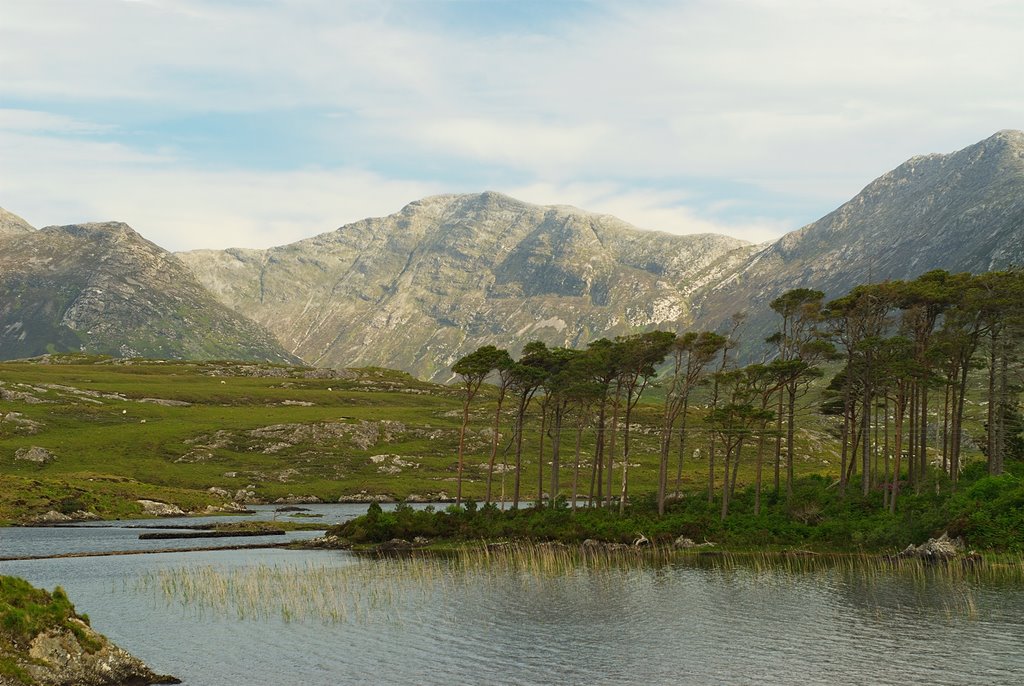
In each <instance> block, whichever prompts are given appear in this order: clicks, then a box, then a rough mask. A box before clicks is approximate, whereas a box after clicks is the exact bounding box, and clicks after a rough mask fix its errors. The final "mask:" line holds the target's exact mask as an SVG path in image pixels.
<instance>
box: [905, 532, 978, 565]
mask: <svg viewBox="0 0 1024 686" xmlns="http://www.w3.org/2000/svg"><path fill="white" fill-rule="evenodd" d="M963 551H964V542H963V541H962V540H960V539H959V538H950V537H949V536H948V535H947V534H945V533H943V534H942V535H941V536H939V537H938V538H929V539H928V540H927V541H925V542H924V543H922V544H921V545H918V546H915V545H914V544H913V543H911V544H910V545H908V546H907V547H906V548H904V549H903V550H902V551H901V552H900V554H899V555H898V556H897V557H902V558H916V559H919V560H924V561H925V562H948V561H949V560H952V559H954V558H956V557H959V556H960V555H961V554H962V553H963Z"/></svg>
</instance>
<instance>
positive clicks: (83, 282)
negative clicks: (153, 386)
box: [0, 222, 295, 362]
mask: <svg viewBox="0 0 1024 686" xmlns="http://www.w3.org/2000/svg"><path fill="white" fill-rule="evenodd" d="M5 296H9V297H5ZM52 350H59V351H66V350H72V351H86V352H94V353H105V354H111V355H118V356H126V357H135V356H140V355H141V356H146V357H159V358H182V357H185V358H199V359H202V358H238V359H260V360H264V359H270V360H273V361H276V362H284V361H293V360H294V359H295V358H293V357H291V356H290V355H288V354H287V353H286V352H284V351H283V350H282V349H281V348H280V346H279V345H278V344H277V343H276V341H274V339H273V337H272V336H271V335H270V334H269V333H268V332H266V331H265V330H263V329H261V328H260V327H259V326H257V325H256V324H254V323H253V322H251V321H249V320H247V319H246V318H245V317H243V316H241V315H238V314H237V313H235V312H232V311H231V310H229V309H228V308H226V307H224V306H223V305H222V304H220V303H219V302H218V301H217V300H216V299H215V298H213V296H211V295H210V293H209V292H207V291H206V290H205V289H204V288H203V287H202V286H200V285H199V283H197V282H196V280H195V278H194V277H193V276H192V274H191V273H190V272H189V271H188V270H187V269H186V268H185V267H184V265H183V264H182V263H181V261H180V260H178V258H176V257H175V256H174V255H172V254H171V253H169V252H167V251H166V250H164V249H162V248H160V247H159V246H157V245H155V244H154V243H151V242H150V241H147V240H146V239H144V238H143V237H142V236H140V235H139V234H138V233H136V232H135V230H133V229H132V228H131V227H130V226H128V225H127V224H124V223H121V222H105V223H94V224H72V225H69V226H48V227H46V228H44V229H41V230H39V231H32V232H27V233H21V234H17V235H12V236H10V237H9V238H8V240H4V241H2V242H0V357H2V358H3V359H11V358H16V357H28V356H31V355H38V354H41V353H44V352H47V351H52Z"/></svg>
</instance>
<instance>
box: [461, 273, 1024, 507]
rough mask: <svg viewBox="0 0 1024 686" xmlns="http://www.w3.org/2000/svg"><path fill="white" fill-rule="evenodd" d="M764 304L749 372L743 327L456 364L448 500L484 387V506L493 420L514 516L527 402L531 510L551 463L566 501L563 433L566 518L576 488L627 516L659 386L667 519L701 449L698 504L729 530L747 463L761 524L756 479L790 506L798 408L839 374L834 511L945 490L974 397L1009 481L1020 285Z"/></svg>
mask: <svg viewBox="0 0 1024 686" xmlns="http://www.w3.org/2000/svg"><path fill="white" fill-rule="evenodd" d="M771 308H772V309H773V310H774V312H775V313H776V314H777V321H778V330H777V331H776V333H775V334H774V335H772V336H771V337H769V338H768V339H767V340H766V343H767V347H766V348H765V350H766V351H767V352H766V353H765V355H764V359H762V360H761V361H759V362H755V363H750V364H746V365H743V366H741V365H740V364H739V361H740V359H741V358H740V356H739V355H738V352H739V349H740V344H741V340H740V339H741V331H742V323H743V317H742V315H735V316H734V317H733V318H732V321H731V323H730V324H729V325H728V326H727V327H726V330H722V331H718V332H711V331H698V332H683V333H675V332H669V331H650V332H645V333H637V334H633V335H629V336H620V337H617V338H615V339H614V340H609V339H606V338H602V339H600V340H597V341H594V342H592V343H590V344H588V345H587V347H586V348H584V349H568V348H549V347H547V346H546V345H545V344H544V343H542V342H539V341H535V342H532V343H529V344H527V345H526V346H525V347H524V348H523V351H522V354H521V355H520V357H519V359H518V360H515V359H513V358H512V356H511V355H509V353H508V351H506V350H502V349H499V348H496V347H494V346H484V347H481V348H479V349H478V350H476V351H474V352H473V353H470V354H469V355H466V356H465V357H463V358H462V359H460V360H459V361H458V362H456V363H455V365H453V367H452V370H453V371H454V372H455V373H456V374H457V375H458V376H459V378H460V380H461V383H462V386H463V388H464V390H465V395H464V401H465V402H464V406H463V415H462V429H461V431H460V436H459V448H458V474H459V476H458V491H457V501H458V502H459V503H461V500H462V475H463V467H464V448H465V432H466V427H467V426H468V423H469V418H470V407H471V405H472V403H473V401H474V399H476V398H478V397H479V391H480V388H481V386H482V385H483V384H484V382H485V381H487V380H488V379H493V382H494V385H495V386H496V390H497V402H496V407H495V411H494V418H493V427H492V443H491V450H490V459H489V462H488V469H487V490H486V502H488V503H490V502H492V500H493V495H494V494H493V489H492V486H493V481H494V479H493V477H494V472H495V462H496V457H497V455H498V450H499V445H498V444H499V435H500V433H499V432H500V428H501V422H502V417H503V414H505V413H510V414H511V418H512V431H511V443H510V446H509V447H510V448H511V449H512V450H514V456H515V458H514V464H513V466H512V471H513V474H514V482H513V491H512V506H513V508H516V507H518V506H519V502H520V493H521V486H522V483H521V474H522V471H523V470H522V456H523V433H524V425H525V423H526V421H527V416H528V414H529V413H528V410H530V408H531V406H536V411H535V412H533V413H532V414H534V415H536V416H537V418H538V421H539V423H540V426H539V441H540V445H539V446H538V448H539V454H540V458H539V460H538V462H539V469H538V483H537V491H536V492H537V502H538V504H539V503H540V502H541V500H542V498H543V493H544V491H545V474H544V465H545V455H547V454H550V459H551V469H550V472H549V474H548V479H549V483H548V484H547V492H548V493H549V498H550V501H551V502H552V503H553V502H554V500H555V498H556V497H557V496H558V494H559V493H560V492H561V490H562V487H563V484H561V483H560V477H561V473H562V464H563V461H564V456H563V453H564V446H563V436H564V435H568V436H569V441H571V446H570V449H571V451H572V458H571V459H572V464H571V466H572V475H573V476H572V484H571V487H570V493H571V503H572V507H573V508H575V507H576V504H577V501H578V500H580V494H581V492H586V494H587V496H586V499H587V501H588V503H589V504H590V505H591V506H604V507H609V508H611V507H613V506H614V505H615V504H616V502H617V505H618V507H619V509H620V511H621V510H622V508H623V507H624V506H625V503H626V501H627V497H628V486H629V465H630V447H631V429H632V428H633V424H634V421H635V412H634V411H635V409H636V407H637V404H638V403H639V402H640V400H641V398H642V397H643V395H644V393H645V391H647V390H649V389H650V388H652V387H653V386H655V385H657V386H658V387H659V389H660V391H661V392H660V393H659V396H660V398H661V407H660V412H659V418H660V421H659V424H660V426H659V433H660V452H659V461H658V479H657V483H658V489H657V508H658V513H659V515H660V514H664V511H665V503H666V499H667V498H668V497H669V496H670V495H671V494H673V493H675V494H678V493H680V489H681V481H682V473H683V460H684V455H685V454H686V451H687V450H692V449H694V448H697V449H707V451H708V459H707V464H708V470H707V473H708V487H707V495H708V500H709V502H712V501H713V499H714V498H716V497H717V498H720V500H721V516H722V518H723V519H725V517H726V516H727V515H728V513H729V501H730V498H731V497H732V496H733V495H734V493H735V489H736V477H737V473H738V471H739V467H740V464H741V459H744V458H746V459H747V460H748V461H751V460H752V462H753V467H754V474H755V477H754V493H755V496H754V497H755V501H754V514H755V515H756V514H757V513H758V512H759V510H760V498H761V493H762V490H763V488H764V483H763V482H764V480H765V472H766V470H767V471H768V472H769V475H768V477H767V478H769V479H772V480H773V482H774V483H773V488H774V492H775V493H776V494H779V493H781V491H782V490H783V489H784V490H785V494H786V497H787V498H790V497H792V492H793V490H792V489H793V483H794V473H793V465H794V457H795V456H794V444H795V443H794V435H795V428H796V418H797V414H798V410H799V408H800V403H799V399H800V398H801V397H803V396H805V394H806V393H807V391H808V389H809V388H810V386H811V384H812V383H814V382H815V380H817V379H821V378H822V377H823V376H824V375H825V374H826V371H827V372H829V373H832V374H833V376H832V377H831V379H830V380H829V381H828V383H827V388H826V391H825V401H824V402H823V403H822V404H821V405H820V406H819V407H818V408H816V411H818V412H821V413H823V414H826V415H834V416H836V417H837V418H839V420H840V421H839V424H840V425H841V429H840V435H839V438H840V443H841V464H840V472H839V474H838V481H837V489H836V490H837V493H838V494H839V497H843V496H844V495H845V493H846V492H847V489H848V488H851V487H852V485H853V484H855V483H856V481H857V479H858V478H859V482H860V483H859V486H860V488H861V489H862V491H863V493H864V494H865V495H866V494H867V493H868V492H869V491H870V490H871V489H881V490H882V492H883V504H884V507H885V508H887V509H889V510H890V511H893V512H895V511H896V507H897V501H898V498H899V494H900V490H901V489H902V488H907V487H915V488H919V487H920V485H921V484H922V483H923V482H924V481H925V480H926V479H927V478H928V476H929V474H930V473H931V472H933V471H934V470H939V469H941V470H942V471H943V472H944V473H945V474H946V475H948V479H949V483H950V484H951V488H952V489H954V490H955V488H956V483H957V479H958V476H959V474H960V471H961V469H962V466H963V459H962V456H963V450H964V441H965V438H966V432H965V430H964V413H965V407H966V405H967V402H968V396H969V395H971V394H972V393H976V394H978V397H979V398H984V400H982V401H980V402H982V404H983V405H984V407H985V408H986V409H985V413H986V414H985V417H984V426H985V435H984V444H983V445H982V446H981V448H982V451H983V452H984V454H985V456H986V458H987V462H988V471H989V473H990V474H993V475H997V474H1001V473H1002V472H1003V468H1004V464H1005V461H1006V459H1007V458H1019V457H1021V456H1022V452H1024V445H1022V428H1024V427H1022V422H1021V414H1020V411H1019V395H1020V391H1021V385H1022V384H1021V381H1022V379H1021V373H1020V366H1019V365H1018V364H1016V360H1017V356H1018V355H1019V353H1020V350H1021V347H1022V342H1024V272H1021V271H1017V270H1011V271H999V272H989V273H986V274H981V275H971V274H966V273H964V274H950V273H948V272H945V271H932V272H928V273H926V274H924V275H922V276H920V277H918V278H917V279H914V280H912V281H889V282H885V283H877V284H868V285H862V286H858V287H856V288H854V289H853V290H852V291H850V292H849V293H848V294H847V295H845V296H843V297H841V298H838V299H835V300H831V301H827V302H826V301H825V299H824V294H823V293H822V292H821V291H816V290H811V289H805V288H800V289H795V290H791V291H789V292H787V293H785V294H783V295H782V296H780V297H778V298H776V299H775V300H773V301H772V303H771ZM822 383H824V380H823V381H822ZM698 389H700V400H701V402H700V403H699V404H700V408H699V411H700V412H701V413H703V420H704V424H705V425H706V427H707V429H708V431H707V437H706V438H705V437H701V439H700V441H699V442H700V445H699V446H697V445H696V443H698V440H697V439H696V438H694V437H691V436H690V435H689V433H692V432H688V420H689V419H690V415H691V414H692V412H693V411H694V410H696V409H698V408H696V407H695V405H696V404H697V403H695V402H694V398H695V394H696V393H697V391H698ZM977 389H981V392H980V393H979V392H978V390H977ZM509 410H511V412H509ZM588 430H592V431H593V432H594V434H595V436H594V450H593V455H592V459H590V460H589V464H583V463H582V461H581V446H582V442H583V435H584V432H585V431H588ZM546 451H547V452H546ZM751 455H752V456H753V457H752V458H751ZM616 464H619V465H621V469H620V471H619V472H618V473H616V472H615V470H614V467H615V465H616ZM581 479H582V481H581Z"/></svg>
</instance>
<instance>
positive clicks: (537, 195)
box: [508, 183, 794, 243]
mask: <svg viewBox="0 0 1024 686" xmlns="http://www.w3.org/2000/svg"><path fill="white" fill-rule="evenodd" d="M508 193H509V194H510V195H513V196H514V197H517V198H520V199H521V200H525V201H527V202H532V203H536V204H540V205H573V206H575V207H578V208H580V209H584V210H587V211H589V212H596V213H599V214H610V215H614V216H616V217H618V218H620V219H623V220H624V221H627V222H629V223H630V224H633V225H634V226H636V227H637V228H641V229H650V230H655V231H665V232H668V233H676V234H690V233H718V234H725V235H727V236H733V237H734V238H740V239H743V240H746V241H750V242H751V243H762V242H764V241H768V240H772V239H774V238H778V237H779V236H781V235H782V234H783V233H785V232H786V231H788V230H790V229H792V228H794V227H793V226H790V225H787V224H784V223H782V222H779V221H777V220H771V219H768V218H764V219H757V220H752V221H744V222H726V221H717V220H715V219H711V218H708V217H704V216H701V214H700V213H699V212H698V211H696V210H695V209H693V207H692V204H693V199H692V198H690V197H688V196H686V195H685V194H681V193H678V192H675V193H673V192H666V191H644V190H631V189H630V188H628V187H622V186H617V185H613V184H601V183H598V184H588V183H571V184H565V185H558V184H532V185H528V186H521V187H515V188H510V189H509V190H508ZM720 205H721V204H720Z"/></svg>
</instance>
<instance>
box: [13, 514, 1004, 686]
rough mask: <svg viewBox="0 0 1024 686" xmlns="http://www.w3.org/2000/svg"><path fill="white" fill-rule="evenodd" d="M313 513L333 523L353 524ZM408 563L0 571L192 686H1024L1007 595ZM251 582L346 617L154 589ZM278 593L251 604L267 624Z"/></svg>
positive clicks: (775, 578)
mask: <svg viewBox="0 0 1024 686" xmlns="http://www.w3.org/2000/svg"><path fill="white" fill-rule="evenodd" d="M318 509H319V510H322V511H324V513H325V514H327V515H328V517H329V518H331V519H332V520H335V521H336V520H340V519H345V518H348V517H350V516H354V514H357V513H359V512H361V511H365V506H352V505H350V506H320V508H318ZM272 514H273V513H270V514H264V515H262V516H263V517H269V516H271V515H272ZM325 519H326V518H325ZM188 523H189V524H192V523H195V520H189V522H188ZM107 524H109V523H107ZM161 524H166V522H161ZM138 533H139V532H138V530H134V529H123V528H110V527H109V526H94V527H89V528H88V529H0V556H8V555H12V554H14V553H12V552H11V551H14V550H19V551H20V550H32V551H34V552H32V553H29V554H43V553H41V552H39V551H43V550H45V551H47V552H49V551H53V550H56V549H58V548H60V547H61V546H63V547H64V548H66V549H67V550H68V551H71V550H76V551H78V550H113V549H124V548H123V547H119V546H126V545H128V546H130V545H131V541H132V537H133V536H137V535H138ZM238 542H240V543H242V542H246V539H239V540H238ZM137 543H139V544H143V543H147V542H137ZM157 543H163V544H165V545H164V546H163V547H167V546H166V544H168V543H171V542H169V541H158V542H157ZM181 543H186V544H188V546H191V545H192V544H193V543H195V541H184V542H181ZM219 543H220V544H223V543H224V541H219ZM417 564H418V563H417V562H415V561H403V562H401V563H396V562H395V561H386V560H385V561H377V560H366V559H360V558H357V557H355V556H352V555H350V554H348V553H345V552H337V551H301V552H297V551H287V550H277V549H271V550H244V551H201V552H189V553H167V554H149V555H132V556H124V557H82V558H67V559H51V560H30V561H19V562H3V563H0V573H2V574H13V575H17V576H22V577H24V578H26V579H28V580H29V581H30V582H32V583H34V584H36V585H38V586H43V587H46V588H50V589H52V588H53V587H54V586H56V585H61V586H63V587H64V588H65V589H67V591H68V593H69V595H70V597H71V598H72V600H73V601H74V602H75V604H76V606H77V608H78V610H79V611H80V612H85V613H88V614H89V616H90V618H91V621H92V624H93V626H94V627H95V628H97V629H98V630H99V631H101V632H103V633H105V634H106V635H107V636H109V637H110V638H111V639H113V640H114V641H115V642H116V643H118V644H119V645H121V646H122V647H124V648H126V649H128V650H129V651H131V652H132V653H134V654H136V655H138V656H139V657H140V658H142V659H143V660H145V661H146V662H147V663H149V664H150V665H151V666H152V667H153V668H154V669H155V670H156V671H157V672H163V673H170V674H174V675H176V676H178V677H179V678H181V679H183V680H184V682H185V683H186V684H189V685H190V686H222V685H225V684H231V683H244V684H254V685H261V684H267V685H277V684H311V685H318V684H325V685H326V684H348V683H391V684H421V683H446V684H447V683H458V684H462V683H465V684H550V683H567V684H583V683H587V684H606V683H608V684H611V683H616V684H765V683H773V684H778V683H781V684H802V685H806V684H876V683H905V684H1020V683H1024V648H1022V645H1024V643H1022V641H1024V589H1021V588H1019V587H1013V586H1011V587H1005V586H1003V587H998V588H996V587H987V586H985V585H980V584H969V583H967V582H962V583H958V584H956V585H953V586H950V585H949V584H948V583H946V582H940V581H937V580H931V581H930V580H928V579H924V580H921V579H918V580H913V579H908V578H905V577H899V576H883V577H880V578H874V579H864V578H858V577H857V576H856V575H851V574H850V573H847V572H840V571H838V570H831V571H829V570H819V571H817V572H814V573H802V574H800V573H791V572H786V571H783V570H771V571H757V570H754V569H720V568H695V567H692V566H687V565H668V566H659V567H641V568H637V567H628V566H627V567H619V568H615V567H613V568H579V569H575V570H571V571H564V572H562V573H554V574H542V575H535V574H532V573H528V572H524V571H522V570H513V569H508V568H494V569H488V568H473V569H466V568H462V567H459V566H458V565H455V564H453V563H447V562H444V561H436V560H434V561H425V562H423V563H422V564H423V565H427V566H429V570H428V571H426V572H424V573H419V572H418V571H417V567H416V565H417ZM424 569H427V568H426V567H424ZM253 570H262V571H263V572H267V573H270V574H271V575H272V574H273V573H276V572H275V570H277V571H282V572H285V573H287V574H290V575H293V576H297V577H300V578H305V577H304V575H306V577H308V578H310V579H312V580H313V581H314V582H315V583H317V584H318V585H319V584H322V585H324V586H326V587H329V588H328V590H329V592H334V593H335V595H337V596H343V597H340V598H338V599H337V601H338V602H339V603H341V604H342V605H344V606H345V607H348V608H349V610H348V611H346V613H344V614H343V615H341V616H338V615H335V616H333V617H329V616H325V615H323V614H317V613H316V612H312V613H310V614H307V615H303V614H298V615H294V614H293V615H291V616H290V617H289V616H282V614H280V613H277V612H276V611H274V610H272V611H271V612H269V613H268V614H263V615H260V616H255V615H253V614H251V613H249V614H245V613H239V612H236V611H235V609H233V608H231V607H228V608H226V609H225V608H218V607H215V606H210V605H202V604H201V603H198V602H196V601H194V600H192V601H190V600H189V599H188V598H183V597H182V596H181V595H180V594H177V595H175V594H173V593H172V594H167V593H164V592H163V591H162V590H161V587H160V583H161V579H163V580H164V581H166V580H167V579H181V578H187V577H189V576H190V575H192V576H195V575H201V574H213V575H215V576H216V577H217V578H220V579H231V578H233V575H234V574H238V575H241V576H242V577H246V575H249V576H248V577H246V578H253V577H252V572H253ZM332 589H333V590H332ZM278 593H280V594H284V593H285V591H284V590H277V591H275V589H272V588H265V587H259V588H257V589H256V594H257V595H259V594H265V595H267V596H270V597H269V598H267V604H268V605H269V606H270V607H272V608H273V607H276V605H275V602H274V601H275V600H276V599H277V598H276V596H277V595H278Z"/></svg>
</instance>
